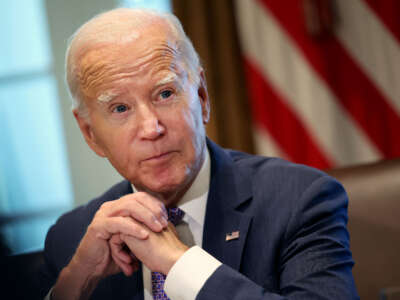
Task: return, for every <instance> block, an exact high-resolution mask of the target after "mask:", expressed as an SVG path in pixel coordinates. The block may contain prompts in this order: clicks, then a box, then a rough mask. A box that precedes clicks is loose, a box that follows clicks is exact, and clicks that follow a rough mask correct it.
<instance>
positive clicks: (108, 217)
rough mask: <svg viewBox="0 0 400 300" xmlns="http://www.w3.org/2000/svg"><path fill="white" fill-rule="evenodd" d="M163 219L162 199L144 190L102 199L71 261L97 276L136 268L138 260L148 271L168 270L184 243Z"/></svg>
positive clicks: (182, 248)
mask: <svg viewBox="0 0 400 300" xmlns="http://www.w3.org/2000/svg"><path fill="white" fill-rule="evenodd" d="M167 220H168V216H167V211H166V209H165V207H164V205H163V204H162V202H161V201H160V200H158V199H156V198H154V197H152V196H151V195H149V194H147V193H144V192H138V193H134V194H129V195H126V196H124V197H121V198H120V199H118V200H114V201H109V202H105V203H104V204H103V205H102V206H101V207H100V209H99V210H98V211H97V213H96V215H95V217H94V218H93V221H92V222H91V224H90V225H89V226H88V228H87V231H86V233H85V235H84V237H83V238H82V240H81V243H80V244H79V247H78V249H77V251H76V253H75V255H74V257H73V258H72V261H71V264H73V265H75V266H79V269H81V270H82V271H83V272H85V273H86V274H88V276H89V274H90V277H92V276H93V277H97V278H104V277H106V276H108V275H112V274H115V273H118V272H120V271H122V272H123V273H124V274H125V275H126V276H129V275H131V274H132V273H133V272H134V271H136V270H137V269H138V262H139V261H141V262H142V263H143V264H145V265H146V266H147V267H148V268H149V269H150V270H152V271H155V272H161V273H163V274H168V272H169V270H170V269H171V267H172V266H173V264H174V263H175V262H176V261H177V260H178V259H179V257H180V256H182V255H183V253H184V252H185V251H186V250H187V249H188V247H187V246H186V245H184V244H183V243H182V242H181V241H180V240H179V239H178V236H177V234H176V231H175V227H174V226H173V225H172V224H171V223H168V221H167ZM75 269H76V268H75Z"/></svg>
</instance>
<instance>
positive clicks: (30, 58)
mask: <svg viewBox="0 0 400 300" xmlns="http://www.w3.org/2000/svg"><path fill="white" fill-rule="evenodd" d="M45 13H46V10H45V9H44V6H43V1H42V0H16V1H8V0H7V1H0V16H1V17H0V36H1V40H2V41H1V46H0V76H4V75H9V74H15V73H20V72H26V71H28V72H29V71H40V70H43V69H48V68H49V66H50V64H51V51H50V44H49V39H48V32H47V23H46V22H47V21H46V15H45Z"/></svg>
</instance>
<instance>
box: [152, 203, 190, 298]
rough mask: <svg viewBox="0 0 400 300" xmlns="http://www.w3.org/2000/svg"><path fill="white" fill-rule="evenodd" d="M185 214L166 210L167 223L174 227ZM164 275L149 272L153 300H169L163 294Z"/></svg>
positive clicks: (176, 210) (170, 209) (179, 211)
mask: <svg viewBox="0 0 400 300" xmlns="http://www.w3.org/2000/svg"><path fill="white" fill-rule="evenodd" d="M184 214H185V212H184V211H183V210H181V209H179V208H177V207H174V208H169V209H168V221H170V222H171V223H172V224H174V225H175V226H176V225H178V224H179V222H181V221H182V218H183V216H184ZM165 277H166V276H165V275H164V274H162V273H159V272H151V288H152V291H153V299H155V300H169V298H168V296H167V294H166V293H165V292H164V282H165Z"/></svg>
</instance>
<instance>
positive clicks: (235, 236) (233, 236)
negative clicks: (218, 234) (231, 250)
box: [225, 231, 239, 242]
mask: <svg viewBox="0 0 400 300" xmlns="http://www.w3.org/2000/svg"><path fill="white" fill-rule="evenodd" d="M238 238H239V231H232V232H230V233H227V234H226V236H225V242H228V241H231V240H237V239H238Z"/></svg>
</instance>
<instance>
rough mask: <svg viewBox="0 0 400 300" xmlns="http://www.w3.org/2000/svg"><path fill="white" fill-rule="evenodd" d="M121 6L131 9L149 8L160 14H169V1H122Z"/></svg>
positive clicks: (170, 8)
mask: <svg viewBox="0 0 400 300" xmlns="http://www.w3.org/2000/svg"><path fill="white" fill-rule="evenodd" d="M121 6H123V7H132V8H150V9H154V10H158V11H162V12H171V10H172V7H171V1H170V0H122V1H121Z"/></svg>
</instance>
